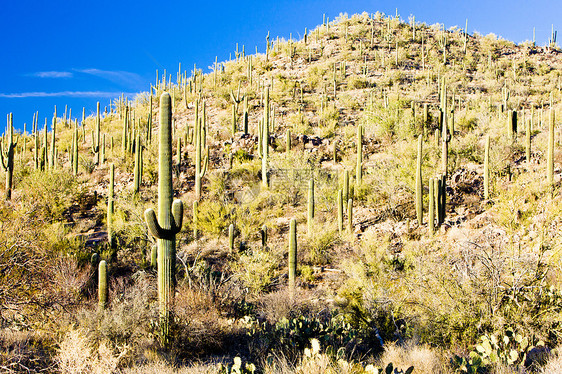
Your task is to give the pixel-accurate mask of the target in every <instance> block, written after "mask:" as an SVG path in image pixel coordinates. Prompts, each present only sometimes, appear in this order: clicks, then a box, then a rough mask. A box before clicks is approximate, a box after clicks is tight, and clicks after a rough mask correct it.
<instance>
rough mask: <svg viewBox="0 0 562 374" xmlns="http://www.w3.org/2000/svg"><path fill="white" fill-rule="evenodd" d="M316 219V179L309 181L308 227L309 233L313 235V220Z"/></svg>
mask: <svg viewBox="0 0 562 374" xmlns="http://www.w3.org/2000/svg"><path fill="white" fill-rule="evenodd" d="M313 220H314V179H310V181H309V182H308V216H307V228H308V235H312V221H313Z"/></svg>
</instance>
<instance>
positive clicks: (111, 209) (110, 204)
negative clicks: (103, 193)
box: [107, 163, 115, 248]
mask: <svg viewBox="0 0 562 374" xmlns="http://www.w3.org/2000/svg"><path fill="white" fill-rule="evenodd" d="M114 189H115V165H114V164H113V163H112V164H111V165H110V166H109V185H108V193H107V241H108V242H109V246H110V247H111V248H113V247H115V238H114V237H113V213H115V205H114V204H115V203H114Z"/></svg>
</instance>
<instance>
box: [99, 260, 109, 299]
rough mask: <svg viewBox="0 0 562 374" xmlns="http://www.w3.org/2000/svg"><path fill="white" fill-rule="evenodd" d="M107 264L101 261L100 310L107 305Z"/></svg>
mask: <svg viewBox="0 0 562 374" xmlns="http://www.w3.org/2000/svg"><path fill="white" fill-rule="evenodd" d="M107 295H108V292H107V263H106V262H105V260H101V261H100V263H99V265H98V306H99V309H100V310H103V309H105V306H106V305H107Z"/></svg>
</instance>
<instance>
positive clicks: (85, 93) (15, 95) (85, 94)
mask: <svg viewBox="0 0 562 374" xmlns="http://www.w3.org/2000/svg"><path fill="white" fill-rule="evenodd" d="M121 94H125V96H134V95H135V93H132V92H111V91H61V92H19V93H0V98H6V99H20V98H28V97H103V98H105V97H118V96H121Z"/></svg>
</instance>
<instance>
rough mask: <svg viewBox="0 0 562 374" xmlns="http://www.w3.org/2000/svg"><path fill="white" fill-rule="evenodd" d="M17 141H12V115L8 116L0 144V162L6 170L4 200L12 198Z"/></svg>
mask: <svg viewBox="0 0 562 374" xmlns="http://www.w3.org/2000/svg"><path fill="white" fill-rule="evenodd" d="M17 145H18V142H17V141H16V142H14V125H13V116H12V113H10V115H9V117H8V131H7V133H5V134H4V136H3V137H2V143H1V144H0V161H1V162H0V164H1V165H2V169H3V170H4V171H5V172H6V200H10V199H11V198H12V181H13V176H14V151H15V148H16V146H17Z"/></svg>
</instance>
